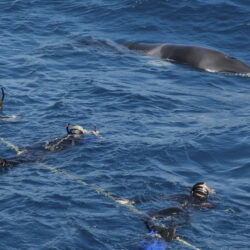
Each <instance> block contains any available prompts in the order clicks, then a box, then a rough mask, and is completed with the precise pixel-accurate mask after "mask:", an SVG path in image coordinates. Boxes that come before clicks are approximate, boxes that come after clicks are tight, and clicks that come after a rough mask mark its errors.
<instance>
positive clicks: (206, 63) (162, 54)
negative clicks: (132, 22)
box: [124, 43, 250, 73]
mask: <svg viewBox="0 0 250 250" xmlns="http://www.w3.org/2000/svg"><path fill="white" fill-rule="evenodd" d="M124 46H126V47H127V48H128V49H130V50H135V51H138V52H141V53H144V54H147V55H150V56H153V57H157V58H161V59H164V60H168V61H173V62H174V63H180V64H186V65H188V66H191V67H193V68H196V69H200V70H205V71H208V72H216V73H250V67H249V66H248V65H246V64H245V63H243V62H242V61H240V60H238V59H236V58H234V57H230V56H228V55H226V54H224V53H221V52H219V51H216V50H212V49H207V48H203V47H196V46H186V45H173V44H145V43H125V44H124Z"/></svg>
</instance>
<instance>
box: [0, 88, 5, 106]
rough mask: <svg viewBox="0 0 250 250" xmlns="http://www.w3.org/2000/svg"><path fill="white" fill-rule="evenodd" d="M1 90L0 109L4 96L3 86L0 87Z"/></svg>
mask: <svg viewBox="0 0 250 250" xmlns="http://www.w3.org/2000/svg"><path fill="white" fill-rule="evenodd" d="M1 90H2V98H1V101H0V109H2V105H3V100H4V97H5V94H4V90H3V88H1Z"/></svg>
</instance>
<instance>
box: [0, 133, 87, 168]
mask: <svg viewBox="0 0 250 250" xmlns="http://www.w3.org/2000/svg"><path fill="white" fill-rule="evenodd" d="M82 140H83V136H74V135H70V134H69V135H67V136H65V137H61V138H55V139H53V140H51V141H49V142H46V143H45V144H44V145H41V144H35V145H33V146H32V147H26V148H24V149H23V150H21V151H20V153H19V154H18V155H16V156H14V157H11V158H8V159H2V158H0V167H11V166H16V165H19V164H21V163H29V162H36V161H43V160H45V159H46V158H47V154H48V153H50V152H55V151H61V150H64V149H67V148H69V147H70V146H74V145H79V144H80V143H81V142H82Z"/></svg>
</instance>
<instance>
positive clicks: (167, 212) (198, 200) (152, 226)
mask: <svg viewBox="0 0 250 250" xmlns="http://www.w3.org/2000/svg"><path fill="white" fill-rule="evenodd" d="M213 193H215V192H214V191H213V190H211V189H210V188H209V187H208V186H207V185H206V184H205V183H204V182H199V183H196V184H195V185H194V186H193V187H192V189H191V192H190V194H189V195H186V194H177V195H171V196H164V197H162V199H164V200H168V201H174V202H177V203H178V204H179V206H178V207H169V208H166V209H163V210H159V211H155V212H152V213H148V214H146V215H145V216H143V221H144V222H145V224H146V227H147V228H148V229H149V231H150V234H148V235H150V238H151V241H150V242H151V243H152V242H153V243H154V244H156V241H157V242H158V243H159V244H161V245H164V244H163V241H167V242H169V241H172V240H174V239H176V227H177V226H178V225H181V224H183V223H185V222H186V221H187V220H188V219H189V209H190V208H196V209H209V208H212V204H211V203H209V202H208V201H207V198H208V196H209V194H213ZM150 200H156V199H132V200H128V199H120V200H117V202H119V203H120V204H123V205H124V204H130V205H133V204H136V203H141V202H146V201H150ZM165 223H168V225H167V226H166V225H165ZM152 240H153V241H152ZM150 242H149V241H142V242H141V244H140V245H139V246H138V248H137V249H148V248H145V244H149V243H150ZM151 243H150V244H151ZM152 249H153V248H152ZM163 249H165V248H163Z"/></svg>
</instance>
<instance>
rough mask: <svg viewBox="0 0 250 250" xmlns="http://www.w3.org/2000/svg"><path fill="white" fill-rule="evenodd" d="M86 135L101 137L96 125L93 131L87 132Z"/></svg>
mask: <svg viewBox="0 0 250 250" xmlns="http://www.w3.org/2000/svg"><path fill="white" fill-rule="evenodd" d="M85 134H88V135H91V134H92V135H95V136H97V135H99V131H98V130H96V125H95V126H94V130H93V131H89V130H85Z"/></svg>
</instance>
